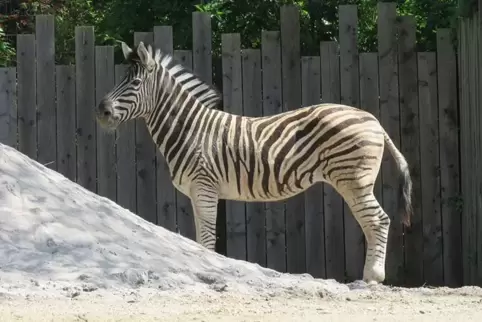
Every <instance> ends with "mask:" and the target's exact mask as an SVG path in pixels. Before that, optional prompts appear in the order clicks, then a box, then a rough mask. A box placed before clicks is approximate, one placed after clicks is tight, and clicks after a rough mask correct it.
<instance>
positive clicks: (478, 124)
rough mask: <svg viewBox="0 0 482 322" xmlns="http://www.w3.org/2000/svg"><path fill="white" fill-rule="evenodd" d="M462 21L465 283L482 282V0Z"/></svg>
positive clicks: (460, 74) (461, 147)
mask: <svg viewBox="0 0 482 322" xmlns="http://www.w3.org/2000/svg"><path fill="white" fill-rule="evenodd" d="M478 8H479V10H478V12H475V13H474V14H473V16H472V17H470V18H464V19H461V21H460V25H459V35H458V36H459V37H458V40H459V46H458V63H459V100H460V107H461V108H460V156H461V179H462V180H461V182H462V187H461V191H462V195H463V202H464V207H463V214H462V227H463V234H462V236H463V238H462V246H463V248H462V250H463V251H462V254H463V283H464V284H469V285H470V284H476V285H482V216H481V209H482V173H481V169H480V164H481V161H482V93H481V90H482V88H481V84H482V47H481V46H482V38H481V37H482V32H481V29H482V0H479V1H478Z"/></svg>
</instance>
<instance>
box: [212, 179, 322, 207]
mask: <svg viewBox="0 0 482 322" xmlns="http://www.w3.org/2000/svg"><path fill="white" fill-rule="evenodd" d="M321 181H323V180H322V178H319V177H317V178H316V179H315V180H302V181H301V182H299V183H298V184H297V185H295V184H293V181H291V182H288V183H286V184H283V185H278V184H276V183H275V182H273V181H271V182H270V183H269V184H268V185H267V184H263V182H262V180H254V182H253V183H252V184H251V185H249V184H241V185H239V186H238V184H237V182H234V181H233V182H231V183H227V182H224V183H222V184H221V185H220V189H219V198H220V199H226V200H237V201H246V202H271V201H280V200H285V199H288V198H291V197H294V196H296V195H298V194H300V193H302V192H304V191H306V190H307V189H308V188H309V187H311V186H312V185H314V184H318V183H319V182H321Z"/></svg>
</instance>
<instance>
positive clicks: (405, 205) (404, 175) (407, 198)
mask: <svg viewBox="0 0 482 322" xmlns="http://www.w3.org/2000/svg"><path fill="white" fill-rule="evenodd" d="M383 136H384V139H385V144H386V146H387V147H388V150H389V151H390V153H391V155H392V156H393V158H394V159H395V162H396V163H397V165H398V170H399V171H400V176H399V192H400V195H399V201H398V205H399V207H400V212H401V213H402V222H403V224H404V225H405V226H406V227H409V226H410V218H411V216H412V213H413V208H412V179H411V178H410V170H409V167H408V163H407V160H406V159H405V157H404V156H403V155H402V153H401V152H400V151H399V150H398V149H397V147H396V146H395V144H393V141H392V139H390V137H389V136H388V134H387V132H385V131H384V134H383Z"/></svg>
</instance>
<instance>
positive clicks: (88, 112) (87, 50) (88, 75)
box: [75, 26, 97, 192]
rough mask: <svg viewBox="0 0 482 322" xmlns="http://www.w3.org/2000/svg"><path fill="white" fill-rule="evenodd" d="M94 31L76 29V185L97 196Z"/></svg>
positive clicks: (89, 28)
mask: <svg viewBox="0 0 482 322" xmlns="http://www.w3.org/2000/svg"><path fill="white" fill-rule="evenodd" d="M94 45H95V37H94V27H91V26H79V27H75V75H76V82H75V87H76V90H75V94H76V104H77V110H76V114H77V125H76V127H77V182H78V183H79V184H80V185H81V186H83V187H84V188H86V189H88V190H90V191H92V192H97V191H96V190H97V189H96V188H97V183H96V174H97V172H96V171H97V170H96V153H97V151H96V148H97V147H96V141H97V140H96V126H97V124H96V121H95V118H94V117H93V112H92V109H93V108H94V106H95V57H94V56H95V52H94V51H95V50H94Z"/></svg>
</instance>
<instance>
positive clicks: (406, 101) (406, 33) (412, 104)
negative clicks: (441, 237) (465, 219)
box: [392, 16, 424, 286]
mask: <svg viewBox="0 0 482 322" xmlns="http://www.w3.org/2000/svg"><path fill="white" fill-rule="evenodd" d="M416 31H417V25H416V21H415V17H413V16H405V17H400V21H399V35H400V40H399V43H398V61H399V68H398V69H399V77H398V78H399V82H400V122H401V124H400V126H401V131H402V133H401V149H400V151H401V152H402V154H403V155H404V156H405V158H406V159H407V162H408V164H409V167H410V176H411V178H412V183H413V194H412V196H413V198H412V204H413V212H414V214H415V215H414V216H413V218H412V220H411V222H412V226H411V227H410V228H409V229H406V230H405V272H406V279H405V283H408V285H410V286H420V284H422V283H423V282H424V279H423V248H422V247H420V245H422V244H423V227H422V208H421V203H422V199H420V195H421V190H420V189H421V183H420V180H421V178H420V175H421V173H420V127H419V123H420V122H419V106H418V78H417V53H416V51H415V50H416V47H415V46H416ZM420 108H423V107H422V106H420ZM420 124H421V125H423V123H420ZM392 162H393V161H392ZM396 222H399V219H398V218H397V219H396Z"/></svg>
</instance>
